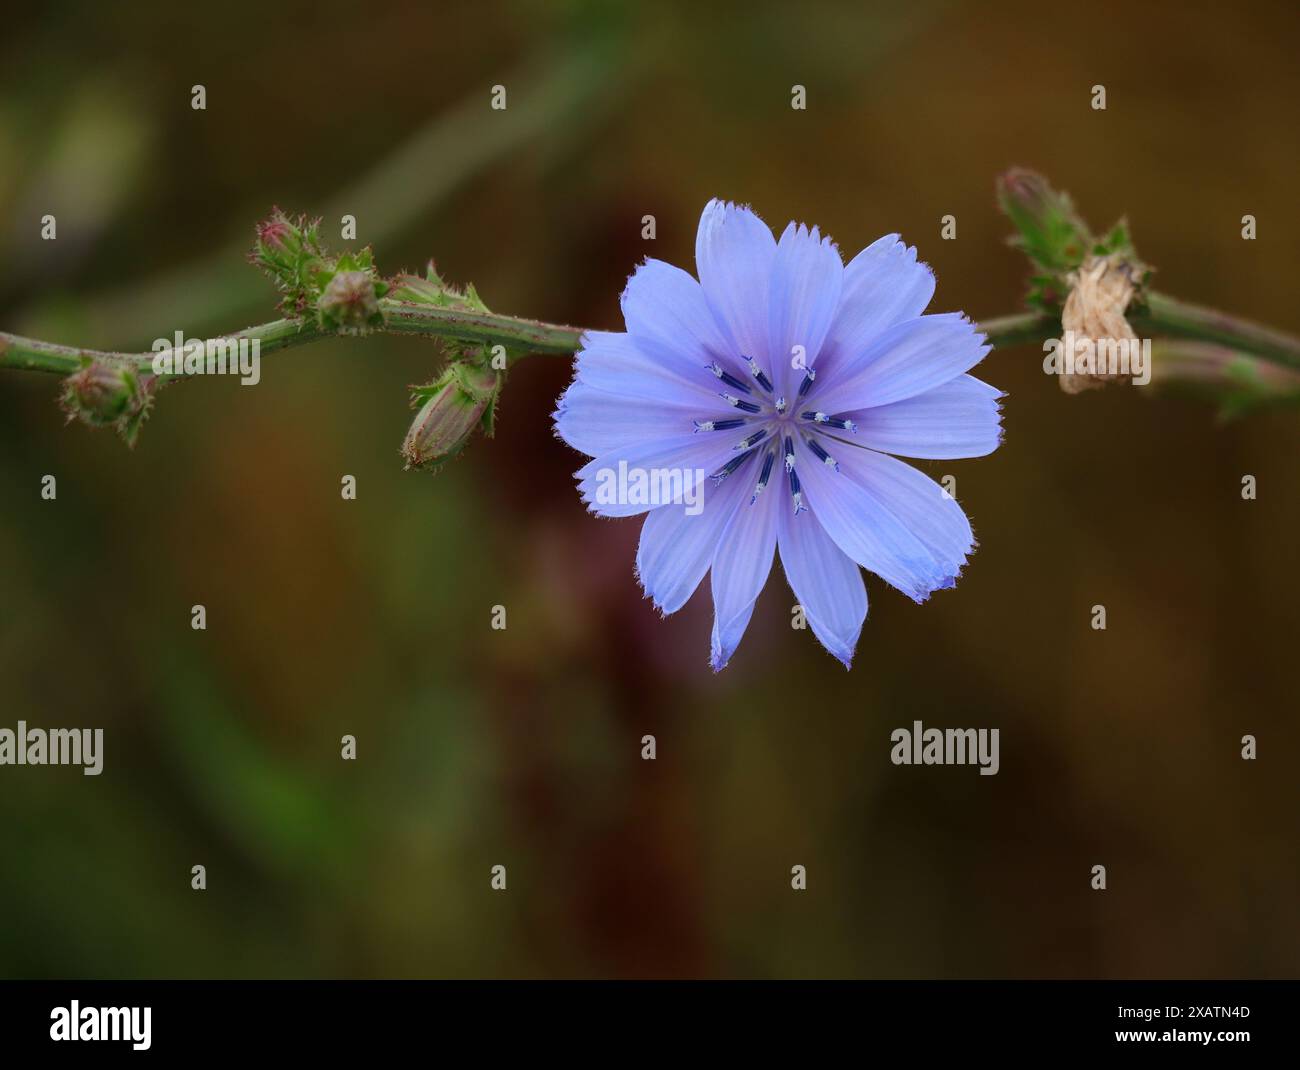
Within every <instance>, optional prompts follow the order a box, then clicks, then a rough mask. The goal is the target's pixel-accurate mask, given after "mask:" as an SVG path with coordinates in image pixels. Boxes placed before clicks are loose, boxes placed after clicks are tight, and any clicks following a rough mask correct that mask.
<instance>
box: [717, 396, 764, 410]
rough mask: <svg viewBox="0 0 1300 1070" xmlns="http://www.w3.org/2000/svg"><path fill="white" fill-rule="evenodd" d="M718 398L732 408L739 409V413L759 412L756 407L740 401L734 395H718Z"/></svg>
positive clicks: (750, 403)
mask: <svg viewBox="0 0 1300 1070" xmlns="http://www.w3.org/2000/svg"><path fill="white" fill-rule="evenodd" d="M718 397H720V398H722V400H723V401H725V402H726V403H727V404H728V405H730V406H731V407H732V408H735V409H739V410H740V411H741V412H758V411H759V408H758V406H757V405H755V404H754V403H753V402H752V401H741V400H740V398H738V397H736V395H735V394H719V395H718Z"/></svg>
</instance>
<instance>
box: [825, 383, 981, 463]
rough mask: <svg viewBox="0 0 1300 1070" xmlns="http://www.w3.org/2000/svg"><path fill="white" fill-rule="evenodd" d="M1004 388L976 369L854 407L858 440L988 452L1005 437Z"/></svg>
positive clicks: (904, 449) (938, 455)
mask: <svg viewBox="0 0 1300 1070" xmlns="http://www.w3.org/2000/svg"><path fill="white" fill-rule="evenodd" d="M1003 396H1004V395H1003V393H1002V392H1001V391H1000V390H998V389H997V388H996V387H992V386H989V385H988V384H987V383H982V382H980V380H978V379H976V378H975V377H974V376H971V375H959V376H957V378H956V379H953V380H952V381H951V382H948V383H944V384H943V385H942V386H936V387H935V388H934V389H933V390H927V391H926V392H925V393H924V394H917V395H916V397H911V398H908V399H907V400H906V401H895V402H894V403H893V404H891V405H880V406H878V407H876V408H872V409H862V410H858V411H852V412H850V413H849V414H848V415H849V417H850V418H851V419H852V420H853V421H854V422H855V423H856V424H857V425H858V430H857V433H856V434H855V435H853V441H854V442H856V443H859V444H860V445H863V446H868V447H870V448H871V449H873V450H881V451H882V452H884V453H896V454H899V455H900V456H903V457H929V458H935V459H941V460H947V459H950V458H954V457H983V456H985V455H986V454H989V453H992V452H993V451H994V450H995V449H997V448H998V444H999V443H1000V442H1001V441H1002V407H1001V406H1000V405H999V404H998V399H999V398H1001V397H1003Z"/></svg>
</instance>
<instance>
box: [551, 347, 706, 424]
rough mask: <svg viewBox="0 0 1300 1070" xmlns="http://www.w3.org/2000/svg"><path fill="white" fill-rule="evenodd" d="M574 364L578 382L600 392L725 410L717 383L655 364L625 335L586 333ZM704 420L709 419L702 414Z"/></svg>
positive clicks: (696, 370) (691, 373)
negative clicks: (686, 375)
mask: <svg viewBox="0 0 1300 1070" xmlns="http://www.w3.org/2000/svg"><path fill="white" fill-rule="evenodd" d="M581 344H582V348H581V349H579V350H578V355H577V358H576V359H575V360H574V372H575V373H576V375H577V378H579V379H581V380H582V381H583V382H584V383H586V384H587V385H589V386H594V387H595V388H596V389H597V390H607V391H609V392H611V393H615V394H628V395H631V396H633V397H639V398H644V399H645V400H646V401H647V402H654V401H659V402H664V403H665V404H687V403H696V402H698V403H699V404H700V405H701V406H703V407H705V408H707V409H710V410H712V409H717V408H725V407H726V406H725V402H723V401H722V399H721V398H719V397H718V390H717V380H716V379H714V378H713V377H712V376H705V377H704V381H701V380H700V377H699V375H698V372H699V369H698V368H692V369H691V371H690V375H689V376H688V377H683V376H681V375H679V374H678V373H677V371H675V370H674V369H673V368H671V367H668V366H666V365H664V364H663V363H662V362H660V361H656V360H655V359H653V358H652V357H650V356H649V355H648V354H646V353H645V352H644V351H643V350H642V349H640V348H639V347H638V346H637V344H636V342H635V341H634V340H633V339H632V338H631V336H629V335H627V334H625V333H623V332H622V331H587V332H586V333H585V334H584V335H583V336H582V343H581ZM701 417H702V418H707V415H706V414H705V413H701Z"/></svg>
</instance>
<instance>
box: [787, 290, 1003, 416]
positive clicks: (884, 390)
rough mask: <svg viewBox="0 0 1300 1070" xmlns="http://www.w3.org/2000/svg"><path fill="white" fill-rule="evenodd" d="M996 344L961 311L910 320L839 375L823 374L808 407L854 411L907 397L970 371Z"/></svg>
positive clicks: (841, 369) (888, 332) (887, 332)
mask: <svg viewBox="0 0 1300 1070" xmlns="http://www.w3.org/2000/svg"><path fill="white" fill-rule="evenodd" d="M991 348H992V347H991V346H989V345H986V344H985V341H984V335H982V334H980V333H979V332H978V331H977V330H976V329H975V327H974V325H973V324H972V323H971V322H970V321H969V320H967V319H965V318H964V317H963V316H961V315H959V314H958V313H955V312H949V313H943V314H941V315H935V316H920V317H918V318H917V319H912V320H904V321H903V322H902V323H896V324H894V326H892V327H890V328H888V329H886V330H885V332H884V333H883V334H880V335H878V336H877V337H876V338H875V340H874V341H872V343H871V344H870V345H869V346H868V347H867V348H866V349H864V350H863V351H862V353H861V354H859V355H857V356H855V357H853V358H852V359H850V360H847V361H845V362H844V363H842V364H841V366H840V367H839V368H837V369H836V370H835V374H833V375H825V376H823V375H822V374H820V373H819V374H818V376H817V382H816V384H815V385H814V386H813V388H812V390H810V391H809V392H808V398H807V402H808V406H810V407H813V408H817V409H821V410H822V411H823V412H827V413H832V414H834V413H842V412H850V411H853V410H855V409H867V408H874V407H875V406H877V405H889V404H891V403H893V402H895V401H904V400H906V399H907V398H911V397H915V396H916V395H917V394H924V393H925V392H926V391H927V390H933V389H934V388H935V387H936V386H942V385H943V384H944V383H947V382H950V381H951V380H953V379H955V378H957V376H959V375H961V374H962V372H966V371H969V370H970V369H971V368H973V367H974V366H975V365H976V364H978V363H979V362H980V361H981V360H983V359H984V357H985V355H986V354H987V353H988V352H989V350H990V349H991Z"/></svg>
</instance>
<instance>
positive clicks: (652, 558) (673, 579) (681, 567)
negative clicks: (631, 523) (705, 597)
mask: <svg viewBox="0 0 1300 1070" xmlns="http://www.w3.org/2000/svg"><path fill="white" fill-rule="evenodd" d="M752 478H753V462H752V461H747V462H746V463H745V464H744V465H742V466H741V467H740V468H739V469H737V470H736V471H735V472H733V473H732V475H731V476H730V477H729V478H727V479H725V480H723V482H722V483H721V484H720V485H717V486H715V485H714V483H713V481H712V480H708V481H706V482H705V484H704V495H703V511H702V512H699V513H697V514H695V515H692V513H691V512H690V511H689V507H688V506H685V505H665V506H663V507H662V508H660V509H655V510H653V511H652V512H651V513H650V515H649V516H647V517H646V518H645V523H644V524H643V525H642V526H641V543H640V546H638V548H637V554H636V571H637V577H638V579H640V581H641V586H642V587H643V588H645V593H646V595H647V596H648V597H649V598H650V599H651V600H653V602H654V604H655V608H656V609H658V610H659V612H661V613H663V614H668V613H676V612H677V610H679V609H681V607H682V606H684V605H685V604H686V602H687V600H688V599H689V598H690V597H691V595H692V594H694V593H695V589H696V588H697V587H698V586H699V585H700V580H702V579H703V578H704V574H705V573H706V572H707V571H708V570H709V565H710V564H711V563H712V561H713V553H714V551H715V550H716V549H717V547H718V541H719V539H720V538H721V536H722V532H723V530H724V529H725V528H726V526H727V523H728V521H730V520H731V516H732V513H734V512H735V510H736V509H737V507H739V508H747V505H748V502H749V497H748V496H749V493H750V492H749V489H748V487H749V483H750V481H751V480H752Z"/></svg>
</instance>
